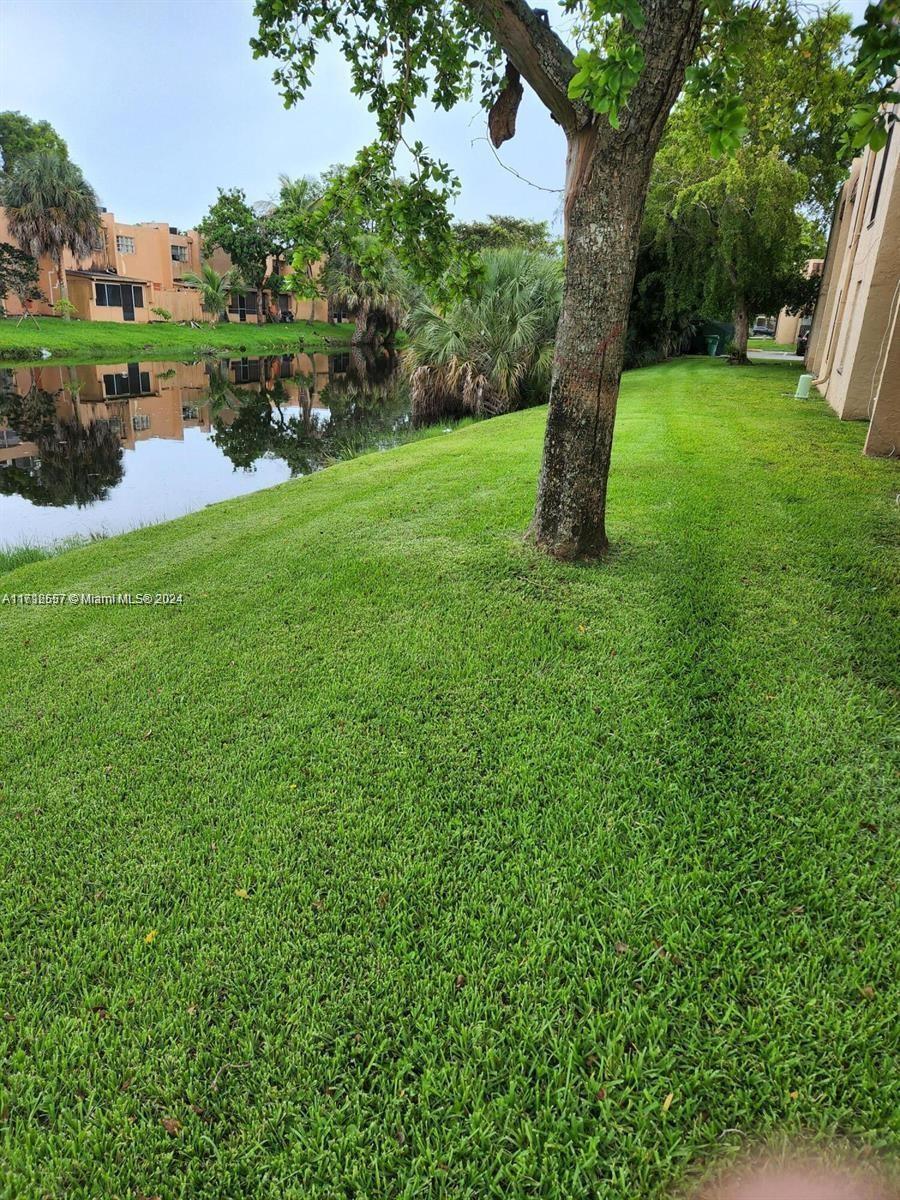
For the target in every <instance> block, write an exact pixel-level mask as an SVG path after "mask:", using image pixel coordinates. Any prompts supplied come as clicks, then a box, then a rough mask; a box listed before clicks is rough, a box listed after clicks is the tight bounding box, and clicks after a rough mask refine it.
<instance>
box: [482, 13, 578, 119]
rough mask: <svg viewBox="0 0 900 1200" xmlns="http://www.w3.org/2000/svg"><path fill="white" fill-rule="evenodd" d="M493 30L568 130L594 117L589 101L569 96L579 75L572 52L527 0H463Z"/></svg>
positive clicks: (517, 66)
mask: <svg viewBox="0 0 900 1200" xmlns="http://www.w3.org/2000/svg"><path fill="white" fill-rule="evenodd" d="M463 2H464V4H465V5H466V7H467V8H469V9H471V10H472V12H473V13H474V14H475V15H476V17H477V18H478V21H479V23H480V24H482V25H483V26H484V28H485V29H487V30H489V31H490V32H491V33H492V34H493V35H494V37H495V38H496V39H497V42H498V43H499V45H500V46H501V47H502V49H503V50H504V51H505V53H506V56H507V58H508V59H509V61H510V62H511V63H512V65H513V66H514V67H515V68H516V70H517V71H518V72H519V74H520V75H521V76H522V78H523V79H525V80H527V82H528V83H529V84H530V85H531V86H532V87H533V88H534V90H535V91H536V92H537V94H538V95H539V96H540V98H541V100H543V102H544V104H545V105H546V106H547V108H549V110H550V112H551V113H552V114H553V116H554V117H555V118H556V120H557V121H558V122H559V123H560V125H561V126H562V127H563V129H564V130H565V131H566V133H574V131H575V130H576V129H580V128H581V127H583V126H584V125H587V124H589V123H590V121H591V119H592V113H591V110H590V109H589V108H588V106H587V105H586V104H582V103H581V102H579V101H575V100H570V99H569V80H570V79H571V78H572V76H573V75H574V74H575V67H574V65H573V61H572V51H571V50H570V49H569V48H568V46H567V45H566V44H565V42H563V40H562V38H560V37H559V36H558V34H555V33H554V32H553V30H552V29H551V28H550V26H549V25H548V24H546V23H545V22H544V21H542V20H541V18H540V17H538V16H537V15H536V14H535V11H534V9H533V8H531V6H530V5H528V4H526V3H525V2H524V0H463Z"/></svg>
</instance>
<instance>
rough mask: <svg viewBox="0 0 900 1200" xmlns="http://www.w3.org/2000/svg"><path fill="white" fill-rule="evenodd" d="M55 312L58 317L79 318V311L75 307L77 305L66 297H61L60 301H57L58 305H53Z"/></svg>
mask: <svg viewBox="0 0 900 1200" xmlns="http://www.w3.org/2000/svg"><path fill="white" fill-rule="evenodd" d="M53 311H54V312H55V313H56V315H57V316H58V317H77V316H78V309H77V308H76V307H75V305H74V304H73V303H72V301H71V300H66V299H65V297H63V296H61V297H60V298H59V300H57V301H56V303H55V304H54V305H53Z"/></svg>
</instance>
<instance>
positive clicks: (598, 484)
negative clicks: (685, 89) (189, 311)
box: [252, 0, 896, 558]
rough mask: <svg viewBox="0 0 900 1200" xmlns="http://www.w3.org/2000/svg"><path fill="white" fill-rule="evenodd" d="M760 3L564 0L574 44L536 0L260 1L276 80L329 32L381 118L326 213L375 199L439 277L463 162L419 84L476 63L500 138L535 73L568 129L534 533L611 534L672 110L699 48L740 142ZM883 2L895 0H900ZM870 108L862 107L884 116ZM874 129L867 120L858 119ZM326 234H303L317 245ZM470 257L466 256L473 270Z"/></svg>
mask: <svg viewBox="0 0 900 1200" xmlns="http://www.w3.org/2000/svg"><path fill="white" fill-rule="evenodd" d="M768 2H769V3H775V2H776V0H768ZM754 6H755V5H753V4H750V3H749V0H747V3H743V2H742V0H715V2H714V3H710V4H705V3H703V2H701V0H564V3H563V7H564V9H565V10H566V11H567V12H568V13H569V15H570V16H572V17H573V18H574V27H575V35H576V40H577V46H578V50H577V54H573V53H572V51H571V50H570V49H569V48H568V47H567V46H566V45H565V44H564V42H563V41H562V39H561V38H560V37H559V35H558V34H557V32H556V31H555V30H554V29H552V28H551V27H550V23H549V21H548V19H547V14H546V12H545V11H544V10H540V9H537V10H536V9H532V8H531V7H530V6H529V5H528V4H527V3H524V0H417V3H416V4H410V3H409V2H408V0H382V2H378V0H346V2H345V3H343V4H340V5H336V4H334V3H332V2H331V0H256V7H255V12H256V15H257V17H258V19H259V35H258V37H257V38H255V39H254V40H253V42H252V45H253V49H254V53H255V54H256V55H257V56H258V55H270V56H273V57H274V58H276V59H277V60H278V67H277V69H276V71H275V79H276V82H277V83H278V84H279V86H280V87H281V89H282V91H283V93H284V96H285V99H286V102H287V103H293V102H295V101H296V100H297V99H299V98H300V97H301V96H302V95H303V94H304V92H305V91H306V89H307V87H308V86H309V82H310V73H311V70H312V68H313V66H314V64H315V60H316V57H317V54H318V50H319V47H320V44H321V43H322V42H323V41H327V40H329V39H332V38H333V39H335V40H337V41H338V43H339V44H340V46H341V49H342V51H343V53H344V55H345V56H346V58H347V60H348V61H349V63H350V66H351V71H352V75H353V86H354V90H355V91H357V92H358V93H360V94H362V95H365V96H366V97H367V98H368V99H369V101H370V107H371V109H372V110H373V112H374V113H375V116H376V119H377V122H378V129H379V141H378V143H377V144H376V145H374V146H370V147H368V148H366V150H364V151H363V152H361V154H360V155H359V157H358V159H357V161H356V163H355V164H354V167H353V168H352V169H351V171H349V172H348V173H347V176H346V186H344V187H343V188H335V189H333V190H332V192H331V194H330V196H326V198H325V203H324V204H323V205H322V206H320V219H321V220H325V219H326V217H325V215H324V213H323V212H322V210H327V209H328V208H329V207H332V208H338V209H343V210H344V211H350V212H352V211H353V210H356V211H360V210H362V211H366V212H369V213H375V214H376V220H377V221H378V222H379V232H380V234H381V239H380V240H381V241H382V243H384V244H390V245H392V246H393V247H394V248H395V249H396V251H397V253H398V254H399V255H400V257H401V259H403V260H404V262H405V263H406V264H407V265H409V266H410V268H411V269H414V270H418V271H420V272H422V273H426V272H431V273H432V274H433V275H434V276H435V277H436V276H438V275H439V274H440V273H441V271H442V270H443V269H444V268H445V267H446V264H447V262H448V261H450V260H451V259H452V257H453V254H454V249H455V248H454V245H453V240H454V239H453V234H452V229H451V226H450V222H449V218H448V217H447V210H446V202H447V199H448V198H449V197H450V195H452V193H453V190H454V181H453V177H452V175H451V173H450V171H449V168H448V167H447V166H446V165H445V164H443V163H440V162H436V161H435V160H434V159H433V158H431V157H430V156H429V155H428V153H427V152H426V150H425V148H424V147H423V146H422V145H421V143H418V142H412V143H409V142H408V141H407V140H406V138H405V125H406V122H407V120H408V118H409V117H410V116H411V114H412V113H413V111H414V109H415V106H416V104H417V102H418V101H420V100H421V99H422V98H423V97H426V96H429V97H430V98H431V99H432V100H433V101H434V102H435V103H436V104H437V105H438V106H439V107H442V108H445V109H447V108H450V107H451V106H452V105H454V104H455V103H456V102H457V101H459V100H460V99H463V98H464V97H466V96H467V95H469V93H470V90H471V87H472V84H473V81H474V80H475V79H476V78H478V77H480V80H481V84H482V91H483V94H484V96H485V97H486V98H487V99H488V102H489V103H490V104H492V107H491V114H490V121H489V128H490V132H491V136H492V139H493V141H494V143H495V144H500V143H501V142H503V141H504V140H506V138H508V137H510V136H512V134H513V133H514V131H515V123H516V110H517V108H518V104H519V100H520V99H521V96H522V80H524V81H525V82H526V83H527V84H529V85H530V86H531V87H532V88H533V89H534V91H535V92H536V93H537V95H538V96H539V97H540V99H541V100H542V101H543V103H544V104H545V105H546V107H547V108H548V109H549V111H550V114H551V116H552V117H553V119H554V120H555V121H556V122H557V123H558V124H559V125H560V127H561V128H562V129H563V131H564V132H565V134H566V138H567V142H568V157H567V172H566V187H565V199H564V222H565V259H566V280H565V292H564V298H563V306H562V315H561V318H560V323H559V328H558V331H557V337H556V350H555V357H554V366H553V382H552V387H551V394H550V409H549V416H548V422H547V433H546V438H545V443H544V455H543V462H542V466H541V475H540V482H539V486H538V496H537V504H536V508H535V514H534V519H533V522H532V530H533V533H534V537H535V540H536V542H537V543H538V544H539V545H540V546H542V547H544V548H546V549H547V550H548V551H549V552H550V553H552V554H554V555H557V556H559V557H562V558H581V557H595V556H597V555H599V554H601V553H602V552H603V551H604V550H605V549H606V545H607V539H606V527H605V506H606V482H607V475H608V471H609V461H610V451H611V446H612V434H613V424H614V420H615V411H616V400H617V396H618V390H619V376H620V373H621V369H622V359H623V347H624V338H625V329H626V325H627V319H628V307H629V302H630V299H631V292H632V281H633V277H634V269H635V261H636V258H637V251H638V242H639V234H640V228H641V218H642V215H643V210H644V201H645V197H646V192H647V186H648V182H649V178H650V171H651V167H652V164H653V159H654V155H655V153H656V149H657V146H658V144H659V141H660V138H661V136H662V133H663V130H664V128H665V124H666V120H667V118H668V115H669V111H670V109H671V108H672V105H673V104H674V102H675V99H676V97H677V96H678V94H679V92H680V90H681V86H682V83H683V80H684V77H685V72H686V71H687V69H688V67H689V65H690V64H691V62H692V61H693V60H694V59H695V56H697V55H698V48H700V53H699V68H700V69H699V70H698V72H697V74H696V75H695V78H694V87H695V88H696V89H697V90H698V91H707V92H709V93H711V94H714V95H716V96H717V97H718V102H717V103H716V104H715V105H714V106H713V111H712V114H711V119H710V123H709V131H708V132H709V136H710V138H711V140H713V141H714V142H715V143H716V144H717V145H718V147H719V148H720V149H723V150H726V151H727V150H731V149H733V148H735V147H736V146H737V145H738V144H739V143H740V140H741V136H742V131H743V129H744V127H745V125H744V121H745V116H746V114H745V112H744V110H743V107H742V105H741V103H740V101H739V99H738V98H737V97H735V96H733V95H731V94H730V93H731V79H732V77H733V72H730V71H729V60H730V59H731V58H733V57H735V56H737V55H739V54H740V53H741V52H742V51H743V52H744V53H748V52H752V46H750V47H748V45H747V43H746V41H743V40H742V38H743V33H744V30H745V26H746V13H747V11H748V9H749V8H752V7H754ZM883 7H885V8H887V7H889V8H891V9H895V8H896V0H888V2H887V4H886V5H885V6H883ZM868 17H869V14H868V13H867V21H868ZM705 18H708V19H707V21H706V25H705V27H704V19H705ZM889 24H890V22H889V19H888V20H887V22H885V20H884V19H883V17H879V16H878V15H877V12H876V15H875V16H874V17H873V18H872V20H871V25H872V28H873V29H877V31H878V36H879V37H880V36H881V32H883V30H884V29H886V28H888V27H889ZM890 36H893V35H892V34H891V35H890ZM701 39H703V40H702V43H701ZM869 44H872V45H874V44H875V42H874V41H870V43H869ZM880 44H881V43H879V45H880ZM876 49H877V47H876ZM895 49H896V48H894V49H892V50H889V52H888V53H887V54H886V55H885V54H881V53H880V51H879V54H878V55H877V56H876V57H877V62H874V65H872V64H870V65H869V66H866V67H865V69H864V71H863V75H862V76H861V78H860V86H861V88H862V87H863V85H865V86H866V87H868V85H869V84H870V83H873V81H874V85H875V86H874V87H873V88H872V89H870V90H871V92H872V94H873V95H874V96H875V99H874V101H873V102H872V103H873V105H874V109H877V101H878V89H879V88H883V87H886V86H887V85H886V83H885V78H886V74H887V69H888V67H889V66H890V62H889V60H890V55H891V54H893V53H895ZM504 59H505V64H506V65H505V74H504V75H503V77H502V79H501V75H500V70H501V67H502V66H503V62H504ZM894 62H896V59H894ZM872 111H874V110H870V111H869V112H868V115H867V116H866V117H865V118H864V120H866V121H869V122H870V125H871V128H872V129H873V130H874V129H875V127H876V125H878V123H879V121H878V118H877V114H876V115H875V116H873V115H872ZM860 129H861V130H862V131H863V136H864V137H866V136H868V134H867V133H866V132H865V130H864V128H863V124H862V119H861V124H860ZM401 143H402V144H404V145H406V147H407V149H408V151H409V152H410V154H411V156H412V159H413V163H414V169H413V171H412V174H411V176H410V178H409V180H408V181H407V182H406V183H404V184H401V183H399V182H398V181H397V179H396V176H395V174H394V171H393V156H394V153H395V151H396V150H397V148H398V146H399V145H400V144H401ZM312 232H314V229H313V230H312ZM314 240H315V239H314V238H313V237H312V236H311V237H310V242H309V245H308V246H307V247H305V249H307V250H308V251H309V252H310V253H312V252H313V251H314V249H315V246H314ZM456 245H457V247H458V242H457V244H456ZM463 257H464V256H463ZM470 269H471V267H470V265H469V264H467V263H466V262H465V261H463V262H461V272H460V273H461V275H462V276H463V279H462V280H461V282H465V275H466V273H467V272H468V271H469V270H470Z"/></svg>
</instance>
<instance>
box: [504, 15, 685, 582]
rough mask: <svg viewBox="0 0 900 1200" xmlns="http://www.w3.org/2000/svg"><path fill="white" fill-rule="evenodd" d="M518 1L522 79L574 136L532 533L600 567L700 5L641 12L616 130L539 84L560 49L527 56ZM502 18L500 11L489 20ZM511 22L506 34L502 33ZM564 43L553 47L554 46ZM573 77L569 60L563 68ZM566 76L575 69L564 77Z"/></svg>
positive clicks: (526, 23)
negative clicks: (616, 430) (636, 64)
mask: <svg viewBox="0 0 900 1200" xmlns="http://www.w3.org/2000/svg"><path fill="white" fill-rule="evenodd" d="M520 7H522V6H520V5H518V4H517V2H516V0H502V3H501V4H500V5H499V8H498V9H497V12H499V16H498V17H496V18H494V21H495V25H496V27H497V28H498V30H500V31H501V32H503V33H505V34H506V36H507V41H506V42H505V43H504V45H505V47H506V49H507V50H508V51H509V53H510V57H511V58H512V59H513V61H514V63H515V65H516V67H517V68H518V69H519V70H521V71H522V74H523V75H524V76H525V78H527V79H529V82H532V83H533V85H534V77H535V75H538V77H539V78H543V82H544V84H545V85H546V87H547V91H548V97H547V98H545V97H542V98H545V103H547V104H548V107H551V110H552V111H554V112H555V113H556V114H557V115H558V119H560V121H561V123H562V124H563V127H564V128H566V131H567V135H568V142H569V153H568V161H567V166H566V194H565V205H564V215H565V226H566V229H565V245H566V281H565V288H564V292H563V306H562V315H561V317H560V321H559V326H558V328H557V334H556V346H555V350H554V358H553V377H552V383H551V387H550V409H549V414H548V417H547V432H546V435H545V439H544V454H543V460H542V463H541V474H540V479H539V482H538V494H537V504H536V506H535V512H534V518H533V520H532V523H531V534H532V536H533V537H534V540H535V543H536V544H537V545H538V546H539V547H541V548H542V549H544V550H546V551H547V552H548V553H549V554H552V555H553V556H554V557H556V558H561V559H588V560H590V559H596V558H599V557H600V556H601V555H602V554H603V553H604V552H605V551H606V549H607V547H608V543H607V537H606V484H607V477H608V475H609V464H610V452H611V449H612V438H613V427H614V425H615V418H616V402H617V399H618V394H619V378H620V375H621V372H622V360H623V355H624V347H625V333H626V329H627V325H628V309H629V306H630V301H631V290H632V285H633V283H634V272H635V266H636V263H637V251H638V239H639V236H640V228H641V218H642V216H643V211H644V203H645V200H646V195H647V188H648V185H649V182H650V170H651V167H652V165H653V159H654V156H655V154H656V148H657V146H658V145H659V140H660V138H661V137H662V133H663V129H664V128H665V124H666V120H667V118H668V115H669V111H670V109H671V107H672V105H673V104H674V102H675V98H676V97H677V95H678V92H679V91H680V89H681V84H682V82H683V80H684V72H685V70H686V68H687V65H688V63H689V62H690V60H691V58H692V57H693V53H694V49H695V47H696V45H697V42H698V39H699V37H700V30H701V25H702V20H703V12H704V7H705V6H704V5H703V4H702V3H700V2H699V0H644V3H643V9H644V13H645V15H646V18H647V20H646V25H645V27H644V28H643V29H642V30H641V32H640V34H639V41H640V43H641V47H642V49H643V52H644V67H643V70H642V72H641V77H640V79H639V81H638V83H637V85H636V87H635V89H634V91H633V92H632V95H631V98H630V100H629V103H628V107H627V109H625V110H623V112H622V114H621V128H620V129H618V130H614V129H612V128H611V126H610V125H609V122H608V119H607V118H606V117H605V116H599V117H598V116H594V115H592V116H590V117H589V118H588V119H585V118H584V116H583V115H582V113H581V112H580V110H575V111H573V112H572V113H569V112H568V110H567V109H566V107H565V102H564V101H563V100H561V99H560V98H559V96H558V92H557V91H554V90H553V87H552V86H551V85H553V84H554V82H555V81H554V79H553V78H548V77H547V75H546V73H545V74H544V76H543V77H541V76H540V75H539V74H538V73H539V71H540V68H541V64H542V62H543V61H544V59H546V57H547V55H548V54H551V53H552V51H553V47H552V46H551V47H549V48H548V47H547V46H546V45H544V44H543V43H541V42H540V41H539V43H538V49H539V50H540V51H541V53H542V54H543V59H541V60H540V61H539V62H538V63H537V65H535V63H534V62H533V61H532V56H531V55H530V54H529V52H528V44H527V43H526V44H525V46H524V48H523V46H522V45H520V44H519V41H518V40H517V39H518V35H519V33H520V32H521V30H522V29H523V28H524V29H525V30H526V31H527V33H528V34H529V42H530V43H531V45H532V47H533V46H534V44H535V39H536V38H537V39H541V38H542V36H543V35H541V34H540V32H539V31H535V30H534V29H533V28H532V27H531V24H530V17H528V15H527V13H526V14H525V16H524V17H523V16H520V17H519V18H518V20H519V24H518V25H517V24H516V23H515V22H516V14H517V13H518V10H519V9H520ZM486 11H493V10H486ZM504 22H505V23H506V24H505V25H504ZM554 36H555V35H554ZM562 65H563V66H565V60H562ZM567 69H568V68H567Z"/></svg>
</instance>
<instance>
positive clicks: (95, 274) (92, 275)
mask: <svg viewBox="0 0 900 1200" xmlns="http://www.w3.org/2000/svg"><path fill="white" fill-rule="evenodd" d="M66 274H67V275H77V276H79V277H80V278H82V279H103V280H107V281H108V282H109V283H149V282H150V280H149V279H136V278H135V277H134V276H132V275H116V273H115V272H114V271H75V270H72V269H70V268H68V267H67V268H66Z"/></svg>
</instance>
